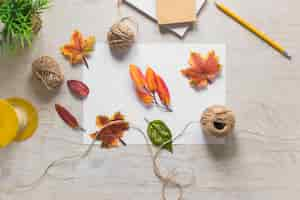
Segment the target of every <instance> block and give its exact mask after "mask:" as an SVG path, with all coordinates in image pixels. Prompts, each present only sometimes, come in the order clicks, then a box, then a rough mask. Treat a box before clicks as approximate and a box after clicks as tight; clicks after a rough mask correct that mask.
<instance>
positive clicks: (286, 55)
mask: <svg viewBox="0 0 300 200" xmlns="http://www.w3.org/2000/svg"><path fill="white" fill-rule="evenodd" d="M282 55H284V57H286V58H287V59H289V60H292V56H290V55H289V54H288V53H287V52H286V51H284V52H283V53H282Z"/></svg>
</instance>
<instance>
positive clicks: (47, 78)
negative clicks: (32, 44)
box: [32, 56, 64, 90]
mask: <svg viewBox="0 0 300 200" xmlns="http://www.w3.org/2000/svg"><path fill="white" fill-rule="evenodd" d="M32 73H33V75H34V76H35V77H36V78H37V79H38V80H40V81H41V82H42V83H43V84H44V85H45V87H46V88H47V89H48V90H53V89H56V88H58V87H59V86H61V85H62V83H63V82H64V75H63V73H62V71H61V68H60V66H59V64H58V63H57V62H56V61H55V60H54V59H53V58H51V57H49V56H42V57H40V58H38V59H36V60H35V61H34V62H33V63H32Z"/></svg>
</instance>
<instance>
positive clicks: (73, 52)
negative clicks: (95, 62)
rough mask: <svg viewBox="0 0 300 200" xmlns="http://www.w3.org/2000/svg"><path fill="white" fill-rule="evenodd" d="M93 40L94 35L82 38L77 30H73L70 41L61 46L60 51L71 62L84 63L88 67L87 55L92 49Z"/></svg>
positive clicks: (94, 39)
mask: <svg viewBox="0 0 300 200" xmlns="http://www.w3.org/2000/svg"><path fill="white" fill-rule="evenodd" d="M95 42H96V38H95V37H94V36H90V37H88V38H87V39H84V38H83V35H82V34H81V33H80V32H79V31H74V32H73V34H72V37H71V41H70V43H69V44H65V45H64V46H62V47H61V48H60V51H61V53H62V54H63V55H64V56H66V57H67V58H68V59H69V60H70V62H71V64H78V63H84V64H85V65H86V67H87V68H89V65H88V63H87V56H88V55H89V54H90V52H91V51H92V50H93V49H94V45H95Z"/></svg>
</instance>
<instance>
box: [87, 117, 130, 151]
mask: <svg viewBox="0 0 300 200" xmlns="http://www.w3.org/2000/svg"><path fill="white" fill-rule="evenodd" d="M96 123H97V126H98V127H101V126H99V125H102V129H101V130H100V131H97V132H96V133H93V134H90V137H91V138H92V139H95V140H98V141H101V142H102V144H101V146H102V147H103V148H112V147H118V146H119V144H120V142H121V143H122V137H123V136H124V132H125V131H127V130H128V129H129V123H128V122H127V121H125V119H124V116H123V115H122V114H121V113H115V114H114V115H113V116H112V117H111V118H108V117H106V116H98V117H97V119H96Z"/></svg>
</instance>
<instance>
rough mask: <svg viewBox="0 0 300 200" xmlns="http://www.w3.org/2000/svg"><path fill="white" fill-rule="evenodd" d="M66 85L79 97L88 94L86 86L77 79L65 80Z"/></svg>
mask: <svg viewBox="0 0 300 200" xmlns="http://www.w3.org/2000/svg"><path fill="white" fill-rule="evenodd" d="M67 85H68V87H69V89H70V90H71V91H72V92H73V93H74V94H75V95H76V96H78V97H80V98H85V97H87V96H88V95H89V93H90V90H89V88H88V86H87V85H86V84H85V83H83V82H81V81H77V80H68V81H67Z"/></svg>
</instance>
